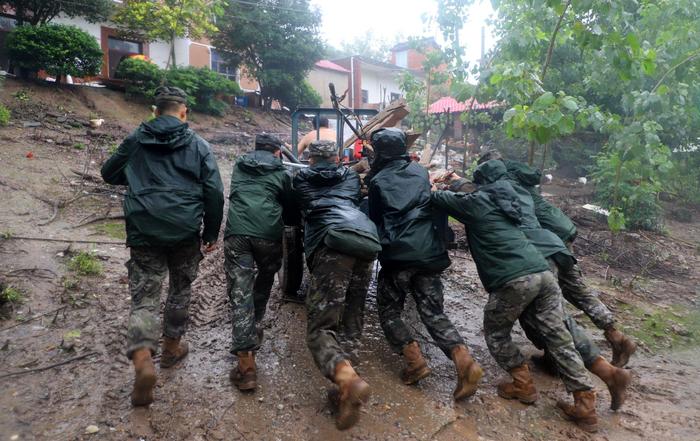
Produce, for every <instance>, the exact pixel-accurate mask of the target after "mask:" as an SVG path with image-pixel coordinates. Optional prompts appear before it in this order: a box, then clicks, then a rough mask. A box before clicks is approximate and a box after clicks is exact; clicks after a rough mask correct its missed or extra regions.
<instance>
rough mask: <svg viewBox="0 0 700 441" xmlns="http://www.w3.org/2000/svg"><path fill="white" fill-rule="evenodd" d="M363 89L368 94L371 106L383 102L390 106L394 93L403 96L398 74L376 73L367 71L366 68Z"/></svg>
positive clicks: (363, 75) (363, 72) (363, 69)
mask: <svg viewBox="0 0 700 441" xmlns="http://www.w3.org/2000/svg"><path fill="white" fill-rule="evenodd" d="M362 89H364V90H366V91H367V92H368V93H367V95H368V99H369V103H370V104H377V103H382V102H384V104H389V103H390V102H391V94H392V93H398V94H402V93H401V88H400V87H399V82H398V75H397V74H396V73H394V72H386V73H385V72H381V73H380V72H374V71H370V70H368V69H366V68H365V67H364V66H363V68H362Z"/></svg>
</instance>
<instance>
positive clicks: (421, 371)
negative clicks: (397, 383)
mask: <svg viewBox="0 0 700 441" xmlns="http://www.w3.org/2000/svg"><path fill="white" fill-rule="evenodd" d="M402 352H403V357H404V359H405V360H406V368H405V369H404V370H403V371H402V372H401V381H403V383H404V384H415V383H417V382H418V381H419V380H421V379H423V378H425V377H427V376H428V375H430V368H429V367H428V363H426V362H425V358H423V354H422V353H421V351H420V346H418V342H415V341H412V342H411V343H409V344H407V345H406V346H404V348H403V351H402Z"/></svg>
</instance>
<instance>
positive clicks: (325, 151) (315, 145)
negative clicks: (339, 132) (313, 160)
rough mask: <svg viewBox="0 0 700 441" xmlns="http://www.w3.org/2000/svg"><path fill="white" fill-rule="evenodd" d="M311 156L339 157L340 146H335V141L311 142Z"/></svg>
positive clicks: (320, 140) (321, 140)
mask: <svg viewBox="0 0 700 441" xmlns="http://www.w3.org/2000/svg"><path fill="white" fill-rule="evenodd" d="M309 154H311V156H320V157H323V158H331V157H333V156H338V146H337V145H335V142H333V141H326V140H323V139H319V140H317V141H312V142H311V145H309Z"/></svg>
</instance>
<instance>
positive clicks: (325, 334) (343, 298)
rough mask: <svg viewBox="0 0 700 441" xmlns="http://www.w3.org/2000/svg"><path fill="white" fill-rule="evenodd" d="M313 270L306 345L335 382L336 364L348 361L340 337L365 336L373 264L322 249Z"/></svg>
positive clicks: (308, 299) (319, 365) (325, 248)
mask: <svg viewBox="0 0 700 441" xmlns="http://www.w3.org/2000/svg"><path fill="white" fill-rule="evenodd" d="M309 270H310V272H311V285H310V286H309V292H308V294H307V296H306V310H307V328H306V344H307V345H308V347H309V350H310V351H311V355H313V357H314V362H316V366H318V368H319V370H320V371H321V373H322V374H323V375H325V376H326V377H328V378H329V379H331V380H332V379H333V375H334V373H335V366H336V364H338V363H339V362H341V361H343V360H347V359H348V356H347V354H346V353H345V352H344V351H343V349H342V348H341V346H340V343H339V342H338V337H339V334H342V335H343V336H344V337H346V338H350V339H354V338H359V337H360V336H361V335H362V326H363V321H364V313H365V299H366V298H367V288H368V286H369V282H370V279H371V277H372V262H371V261H369V260H362V259H358V258H355V257H353V256H349V255H347V254H343V253H340V252H338V251H335V250H332V249H330V248H327V247H325V246H319V248H317V249H316V251H315V252H314V255H313V256H312V259H311V264H310V265H309Z"/></svg>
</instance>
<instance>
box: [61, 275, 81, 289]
mask: <svg viewBox="0 0 700 441" xmlns="http://www.w3.org/2000/svg"><path fill="white" fill-rule="evenodd" d="M62 285H63V289H65V290H66V291H72V290H74V289H77V288H78V287H79V286H80V280H78V279H76V278H75V277H69V276H63V277H62Z"/></svg>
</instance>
